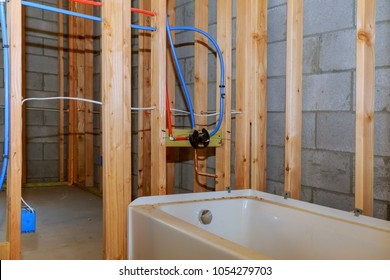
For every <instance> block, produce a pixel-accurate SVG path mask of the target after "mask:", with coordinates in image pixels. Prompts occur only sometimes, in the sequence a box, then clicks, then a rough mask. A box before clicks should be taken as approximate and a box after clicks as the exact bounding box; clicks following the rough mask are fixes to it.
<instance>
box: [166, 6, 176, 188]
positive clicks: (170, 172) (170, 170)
mask: <svg viewBox="0 0 390 280" xmlns="http://www.w3.org/2000/svg"><path fill="white" fill-rule="evenodd" d="M175 7H176V0H167V13H168V17H169V24H170V25H171V26H174V25H175V24H176V12H175ZM175 38H176V35H175V32H172V40H173V42H175ZM167 87H168V95H169V103H170V108H176V107H175V104H176V100H175V95H176V72H175V64H174V61H173V58H172V53H171V52H170V47H169V45H168V46H167ZM171 121H172V125H173V126H174V125H175V118H172V119H171ZM176 154H177V149H176V148H168V149H167V194H173V193H174V192H175V159H176Z"/></svg>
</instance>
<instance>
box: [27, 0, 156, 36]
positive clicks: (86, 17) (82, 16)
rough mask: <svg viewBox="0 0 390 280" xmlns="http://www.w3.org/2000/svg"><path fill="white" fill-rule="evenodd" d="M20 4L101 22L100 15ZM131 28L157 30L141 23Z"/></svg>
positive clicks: (28, 3) (36, 4)
mask: <svg viewBox="0 0 390 280" xmlns="http://www.w3.org/2000/svg"><path fill="white" fill-rule="evenodd" d="M22 5H24V6H27V7H31V8H37V9H42V10H46V11H51V12H55V13H60V14H64V15H68V16H75V17H80V18H85V19H90V20H94V21H98V22H102V18H100V17H95V16H90V15H86V14H81V13H76V12H71V11H68V10H64V9H58V8H54V7H50V6H46V5H42V4H38V3H33V2H29V1H22ZM131 28H133V29H139V30H145V31H156V30H157V29H156V28H154V27H148V26H141V25H135V24H132V25H131Z"/></svg>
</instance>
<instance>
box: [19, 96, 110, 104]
mask: <svg viewBox="0 0 390 280" xmlns="http://www.w3.org/2000/svg"><path fill="white" fill-rule="evenodd" d="M58 99H65V100H78V101H84V102H89V103H94V104H98V105H102V102H100V101H96V100H91V99H86V98H80V97H67V96H63V97H60V96H56V97H39V98H38V97H31V98H25V99H23V100H22V105H23V103H24V102H26V101H32V100H38V101H43V100H58Z"/></svg>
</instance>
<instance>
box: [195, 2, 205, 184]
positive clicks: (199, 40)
mask: <svg viewBox="0 0 390 280" xmlns="http://www.w3.org/2000/svg"><path fill="white" fill-rule="evenodd" d="M208 2H209V1H208V0H197V1H195V27H196V28H199V29H201V30H203V31H206V32H207V31H208V15H209V7H208ZM208 52H209V51H208V39H207V38H206V37H205V36H203V35H201V34H199V33H195V57H194V59H195V62H194V101H193V102H194V113H195V114H202V113H207V107H208V106H207V100H208V94H207V93H208ZM195 121H196V124H197V129H202V128H206V129H207V118H204V117H197V116H195ZM197 154H198V170H199V172H206V170H207V149H199V150H198V151H197ZM206 188H207V177H205V176H199V175H197V174H196V172H194V192H202V191H206Z"/></svg>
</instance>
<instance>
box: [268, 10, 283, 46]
mask: <svg viewBox="0 0 390 280" xmlns="http://www.w3.org/2000/svg"><path fill="white" fill-rule="evenodd" d="M286 26H287V6H286V5H283V6H278V7H275V8H271V9H269V10H268V42H269V43H272V42H275V41H281V40H286V32H287V29H286Z"/></svg>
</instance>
